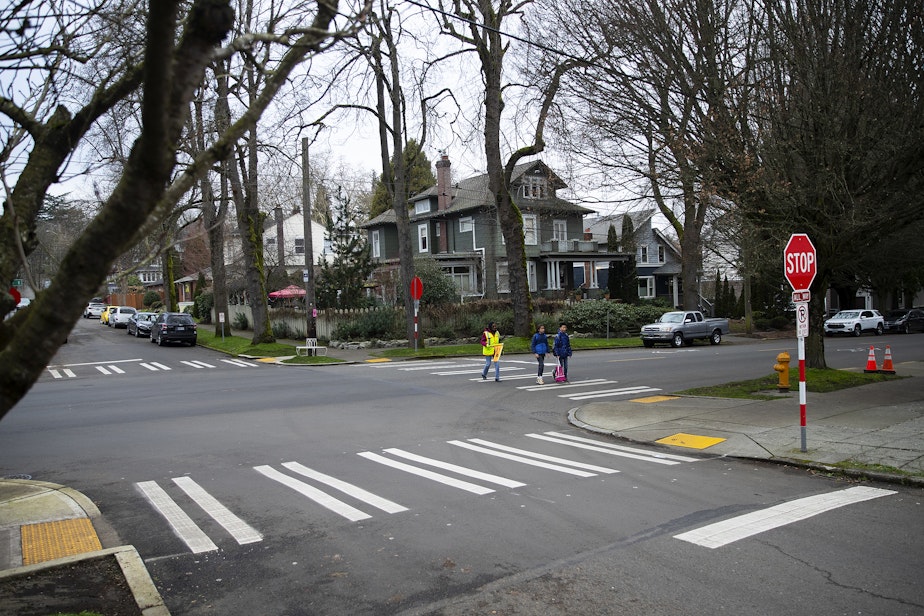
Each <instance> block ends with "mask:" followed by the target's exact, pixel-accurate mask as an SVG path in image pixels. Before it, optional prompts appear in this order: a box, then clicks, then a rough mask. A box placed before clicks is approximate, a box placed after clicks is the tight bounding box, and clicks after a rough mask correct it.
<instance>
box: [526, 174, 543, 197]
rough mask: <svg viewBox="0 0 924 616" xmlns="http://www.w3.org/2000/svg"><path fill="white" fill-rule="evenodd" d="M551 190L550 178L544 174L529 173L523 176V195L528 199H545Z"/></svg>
mask: <svg viewBox="0 0 924 616" xmlns="http://www.w3.org/2000/svg"><path fill="white" fill-rule="evenodd" d="M548 192H549V180H548V178H545V177H543V176H536V175H528V176H526V177H525V178H523V196H524V197H525V198H527V199H545V198H546V197H547V196H548Z"/></svg>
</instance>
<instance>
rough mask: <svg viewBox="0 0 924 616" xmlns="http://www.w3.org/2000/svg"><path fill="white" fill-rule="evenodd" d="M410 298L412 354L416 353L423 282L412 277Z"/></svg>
mask: <svg viewBox="0 0 924 616" xmlns="http://www.w3.org/2000/svg"><path fill="white" fill-rule="evenodd" d="M411 297H412V298H413V299H414V352H415V353H416V352H417V336H418V334H417V311H418V310H420V298H421V297H423V281H422V280H421V279H420V278H419V277H417V276H414V277H413V278H412V279H411Z"/></svg>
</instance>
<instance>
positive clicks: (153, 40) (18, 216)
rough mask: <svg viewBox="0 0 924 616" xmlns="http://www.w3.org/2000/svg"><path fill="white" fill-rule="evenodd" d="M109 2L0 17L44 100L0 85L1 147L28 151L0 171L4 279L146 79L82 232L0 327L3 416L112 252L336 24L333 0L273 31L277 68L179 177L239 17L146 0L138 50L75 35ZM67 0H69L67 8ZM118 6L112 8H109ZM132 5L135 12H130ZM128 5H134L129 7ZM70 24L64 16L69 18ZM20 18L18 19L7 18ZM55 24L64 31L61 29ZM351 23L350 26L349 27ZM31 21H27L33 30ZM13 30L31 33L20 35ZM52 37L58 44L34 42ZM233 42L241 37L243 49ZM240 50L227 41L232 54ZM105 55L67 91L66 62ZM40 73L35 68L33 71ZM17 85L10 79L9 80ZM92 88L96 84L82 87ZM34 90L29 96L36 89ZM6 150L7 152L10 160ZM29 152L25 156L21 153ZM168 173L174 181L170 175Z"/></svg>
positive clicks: (34, 7)
mask: <svg viewBox="0 0 924 616" xmlns="http://www.w3.org/2000/svg"><path fill="white" fill-rule="evenodd" d="M104 4H105V8H106V9H107V10H111V9H112V6H111V5H110V4H109V3H99V4H98V5H95V6H89V7H87V6H84V4H82V3H73V4H72V3H69V2H62V3H61V4H60V5H59V4H56V3H49V2H47V1H46V2H35V3H29V2H26V3H18V4H17V5H15V6H12V7H8V8H7V9H5V10H4V11H3V13H2V14H0V24H4V28H2V29H0V36H2V37H3V40H5V41H6V44H5V45H3V46H2V50H3V52H2V54H0V66H2V68H3V70H4V72H5V73H6V72H7V71H12V72H16V71H22V72H23V75H24V77H23V78H27V77H31V78H32V79H34V81H35V83H37V84H39V86H40V89H41V88H44V92H46V94H47V95H46V97H45V99H44V100H42V101H41V102H40V103H36V101H35V99H33V98H27V99H26V100H27V101H28V103H27V104H26V105H25V106H24V105H23V104H20V102H17V100H16V94H17V92H16V91H15V90H12V89H8V90H7V91H4V92H3V93H2V94H0V113H2V114H3V115H4V116H6V118H7V119H8V120H9V122H10V123H12V125H13V128H12V129H11V130H9V131H7V132H6V133H5V137H6V138H7V140H6V141H5V143H4V144H3V147H2V148H0V150H2V151H4V152H17V151H18V152H25V151H27V152H28V158H27V159H25V162H23V163H22V164H21V166H20V168H18V169H16V171H17V172H18V174H17V176H16V178H15V183H13V185H12V186H9V182H8V180H7V179H8V178H10V177H11V176H10V169H9V168H7V169H4V186H5V188H6V189H7V190H6V200H5V201H4V204H3V215H2V216H0V238H2V239H0V276H2V279H3V280H5V281H11V280H12V278H13V276H14V274H15V272H16V270H17V269H18V267H19V266H20V264H21V263H23V261H24V260H25V257H26V256H27V255H28V254H30V253H31V252H32V251H33V250H34V248H35V225H36V217H37V214H38V212H39V210H40V208H41V206H42V203H43V201H44V199H45V195H46V193H47V191H48V189H49V187H50V186H51V185H52V184H54V183H55V182H57V181H58V179H59V177H60V175H61V168H62V166H63V165H65V163H66V162H67V160H68V159H69V157H71V156H72V155H73V153H74V152H75V150H76V148H77V147H78V146H79V144H80V142H81V139H83V138H84V136H85V135H86V133H87V130H88V129H89V127H90V126H92V125H93V124H94V123H95V122H96V121H98V119H99V118H100V117H102V116H103V115H104V114H105V113H107V112H108V111H109V110H110V109H112V108H113V107H114V106H115V105H116V104H117V103H118V102H119V101H122V100H124V99H125V98H126V97H127V96H129V95H130V94H131V93H132V92H135V91H136V90H138V88H139V87H141V86H143V95H142V97H141V104H140V108H141V114H140V116H141V128H140V134H139V135H138V137H137V139H135V142H134V145H133V147H132V150H131V154H130V155H129V158H128V161H127V163H126V165H125V168H124V170H123V172H122V174H121V176H120V177H119V180H118V183H117V184H116V186H115V187H114V188H113V189H112V191H111V193H110V194H109V195H108V197H106V198H105V200H104V203H103V205H102V207H101V209H100V211H99V214H98V215H97V216H96V217H95V218H94V220H93V221H92V222H91V223H90V224H89V225H88V227H87V229H86V230H85V231H84V232H83V233H82V234H81V236H80V237H79V238H78V239H77V241H75V243H74V244H73V246H72V247H71V249H70V250H69V251H68V253H67V256H66V257H65V258H64V260H63V261H62V262H61V266H60V268H59V270H58V274H57V275H56V276H55V277H54V280H53V281H52V282H51V284H50V285H49V287H48V288H47V289H46V290H45V291H43V292H42V293H40V294H39V295H38V297H37V298H36V301H35V302H33V304H32V306H30V308H29V309H28V310H23V311H19V312H18V313H17V314H16V315H15V316H14V317H13V318H11V319H8V320H6V321H4V322H3V323H2V325H0V365H2V366H3V367H4V368H3V370H2V372H0V418H2V417H3V416H5V415H6V413H7V412H9V410H10V409H11V408H12V407H13V406H14V405H15V404H16V403H17V402H18V401H19V400H20V399H21V398H22V397H23V396H24V395H25V394H26V392H27V391H28V390H29V388H30V387H31V386H32V384H33V383H34V382H35V380H36V379H37V378H38V376H39V375H40V374H41V371H42V370H43V369H44V368H45V366H46V365H47V363H48V361H49V360H50V359H51V357H52V356H53V355H54V353H55V351H56V350H57V349H58V347H59V346H60V345H61V343H62V341H63V340H64V339H65V336H66V335H67V333H68V332H69V331H70V329H71V327H72V326H73V324H74V323H75V322H76V321H77V319H78V318H79V317H80V314H81V312H82V309H83V304H84V301H85V300H86V298H87V297H90V296H91V295H92V294H93V293H95V292H96V290H97V289H98V288H99V286H100V284H101V283H102V281H103V280H104V278H105V276H106V275H107V274H108V272H109V269H110V267H111V265H112V263H113V262H114V260H115V259H116V258H117V257H118V256H119V255H120V254H122V253H124V252H125V251H126V249H127V248H129V247H130V246H131V245H133V244H134V243H135V242H136V241H137V240H138V238H139V237H142V236H143V235H145V234H146V233H147V232H149V231H150V229H151V228H156V227H157V225H159V224H160V221H162V220H163V218H164V216H165V215H166V213H169V212H170V211H171V210H172V209H173V206H174V204H176V203H177V202H178V200H179V199H180V197H181V196H182V195H184V194H185V193H186V192H187V191H188V190H189V189H190V188H191V187H192V186H193V185H194V184H195V183H196V182H198V180H199V178H200V177H201V176H202V175H203V174H204V173H205V172H206V171H207V170H208V169H209V168H210V167H211V166H212V165H213V164H214V163H216V162H217V161H219V160H221V159H222V158H224V157H225V156H227V154H228V153H229V151H230V148H231V146H232V145H233V144H234V143H235V142H236V141H237V140H238V138H239V137H240V136H241V135H242V134H244V132H245V131H246V130H248V129H249V128H250V127H251V126H253V125H254V124H255V123H256V122H257V120H258V119H259V117H260V116H261V114H262V113H263V111H264V110H265V109H266V108H267V106H268V105H269V103H270V102H271V101H272V100H273V98H274V97H275V96H276V94H277V93H278V92H279V90H280V88H281V87H282V86H283V85H284V84H285V83H286V81H287V79H288V77H289V75H290V74H291V71H292V70H293V68H294V67H295V66H297V65H298V64H299V63H300V62H301V61H302V60H303V59H304V58H305V57H306V56H307V55H308V54H311V53H314V52H317V51H319V50H320V49H321V48H322V46H323V45H324V43H325V41H328V40H330V39H331V37H335V38H336V37H337V36H340V34H341V33H337V32H330V31H329V30H328V28H329V27H330V26H331V25H332V24H333V23H334V20H335V17H336V14H337V12H336V11H337V5H336V4H335V3H332V2H324V3H320V4H318V6H317V10H316V11H315V13H314V16H313V19H312V21H311V23H309V24H306V26H304V27H300V28H295V29H293V30H291V31H289V32H286V33H284V34H280V35H277V37H278V40H280V42H281V43H286V44H287V51H286V53H285V54H284V55H283V57H282V58H280V60H279V62H278V63H277V64H275V65H274V69H275V70H273V72H272V74H271V75H270V76H268V78H267V81H266V84H265V87H264V88H263V89H262V90H261V93H260V95H259V96H258V97H257V98H256V99H255V100H254V101H253V105H252V106H251V107H250V108H248V109H247V110H246V111H245V112H244V113H243V114H242V115H241V116H240V118H239V119H238V120H236V121H235V122H234V123H233V124H232V125H231V126H230V127H229V129H228V131H226V132H225V133H224V134H223V135H222V136H221V138H219V139H218V140H217V141H216V142H215V143H214V144H213V145H212V146H211V147H210V148H209V149H208V150H207V151H206V152H204V153H203V154H202V155H200V157H199V158H198V159H196V160H195V161H193V162H192V163H191V164H190V165H188V166H187V167H186V168H185V169H184V170H183V171H182V172H181V173H180V174H179V175H176V177H174V172H175V169H176V166H177V160H176V148H175V145H174V144H176V143H178V142H179V141H180V139H181V136H182V134H183V130H184V128H185V126H186V119H187V117H188V114H189V104H190V101H191V100H192V99H193V98H194V96H195V93H196V90H197V89H198V88H199V87H200V84H201V83H202V80H203V76H204V71H205V68H206V67H207V66H208V64H209V63H210V62H212V61H213V59H214V58H215V57H216V54H220V53H221V52H222V50H221V49H220V47H219V46H220V44H221V41H222V40H223V39H224V38H226V37H227V35H228V33H229V32H230V29H231V27H232V25H233V21H234V13H233V11H232V9H231V7H230V6H229V4H228V2H223V1H220V0H198V1H195V2H193V3H192V4H189V5H188V13H185V14H184V13H182V12H181V6H182V7H186V6H187V5H184V4H183V3H180V2H178V1H170V0H163V1H159V2H154V3H151V4H150V8H149V9H148V10H147V12H146V13H144V15H143V16H144V18H145V20H144V32H145V39H144V46H143V48H140V49H137V50H134V49H132V48H131V47H127V48H121V47H119V46H118V45H117V44H116V43H112V42H109V43H105V44H100V45H98V46H96V47H93V48H90V47H86V46H84V47H82V46H81V45H86V44H87V40H83V39H81V38H80V35H81V34H82V33H84V32H87V31H95V30H97V29H99V28H110V29H113V30H118V28H117V27H116V26H115V25H114V24H113V23H110V20H109V15H110V13H107V12H104V11H103V8H102V7H103V6H104ZM65 5H66V6H65ZM119 8H125V7H119ZM113 12H114V13H115V14H117V15H121V14H122V13H119V11H113ZM125 14H126V15H130V14H133V13H132V11H129V12H128V13H125ZM134 14H137V12H135V13H134ZM68 19H70V20H71V21H70V22H68V21H67V20H68ZM13 25H16V26H17V27H12V26H13ZM59 25H60V26H61V27H60V28H59V27H58V26H59ZM345 25H347V24H345ZM33 27H34V30H33V29H32V28H33ZM20 32H27V33H37V34H35V35H34V36H33V37H32V39H31V40H25V38H26V37H23V36H22V35H21V34H19V33H20ZM39 36H42V37H46V36H47V37H51V38H52V39H53V41H52V42H53V43H54V44H50V45H46V44H45V43H46V42H47V41H44V40H38V38H39ZM245 44H246V40H245V41H240V40H238V41H236V42H235V45H236V46H245ZM235 48H236V47H232V48H229V49H228V50H225V52H226V53H228V54H230V53H233V52H234V49H235ZM103 56H105V57H106V58H107V62H108V63H109V64H111V67H108V69H107V70H106V72H105V73H101V72H99V73H98V74H97V75H96V77H95V78H94V79H93V80H92V82H86V81H85V82H84V83H83V84H81V87H82V88H84V90H83V92H80V91H79V90H74V91H73V92H72V91H71V90H72V87H71V86H72V85H74V81H73V80H75V79H76V77H75V76H74V72H73V71H72V70H65V69H67V68H69V67H70V68H72V67H73V66H75V65H78V64H79V63H80V62H82V61H85V60H86V58H88V57H89V58H95V57H103ZM33 70H34V71H39V72H41V74H38V73H31V71H33ZM13 81H14V82H15V81H16V80H15V79H13ZM90 85H92V88H90V87H88V86H90ZM63 92H68V93H69V95H70V94H73V95H74V96H75V97H78V98H79V96H78V95H79V94H81V93H82V94H84V96H83V100H84V102H83V103H77V104H75V105H73V106H74V107H75V109H74V110H71V109H69V108H68V106H66V105H64V104H63V102H64V101H63V100H61V99H56V98H55V97H59V96H61V95H62V93H63ZM29 96H30V97H31V96H32V95H31V90H30V94H29ZM8 158H9V157H8ZM23 158H25V154H23ZM171 180H172V181H171ZM12 304H13V300H12V297H11V296H10V295H9V294H8V293H6V292H3V293H2V294H0V312H3V313H6V312H8V311H9V309H10V308H11V307H12Z"/></svg>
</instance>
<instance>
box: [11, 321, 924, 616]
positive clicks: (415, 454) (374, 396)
mask: <svg viewBox="0 0 924 616" xmlns="http://www.w3.org/2000/svg"><path fill="white" fill-rule="evenodd" d="M922 342H924V336H898V335H895V336H884V337H879V338H874V337H872V336H870V337H863V338H860V339H851V338H845V339H828V340H826V347H827V357H828V362H829V364H830V365H832V366H833V367H850V366H856V367H862V365H864V363H865V359H866V352H867V351H868V348H869V345H870V344H875V345H876V346H877V347H881V345H883V344H886V343H888V344H890V345H891V346H892V351H893V354H894V355H895V358H896V361H907V360H912V359H918V360H920V359H924V350H922V349H924V344H922ZM783 350H786V351H789V352H790V353H791V354H792V355H793V356H795V342H794V341H776V342H761V343H750V342H747V343H745V342H739V343H735V344H727V345H726V344H723V345H720V346H717V347H710V346H708V345H705V346H700V345H697V346H694V347H693V348H684V349H676V350H675V349H667V348H657V349H638V350H625V351H597V352H592V353H591V352H585V353H577V354H575V356H574V358H573V360H572V364H571V370H570V372H571V380H572V381H573V383H572V384H571V386H570V387H566V386H560V385H546V386H544V387H541V388H539V387H535V383H534V366H535V363H534V362H533V361H531V360H530V358H529V357H528V356H510V357H508V358H506V359H505V361H504V362H503V364H502V365H503V367H504V370H503V372H502V377H503V380H502V382H501V383H494V382H493V381H487V382H483V381H482V380H481V377H480V368H481V365H482V361H481V360H480V358H470V359H462V360H446V361H431V362H392V363H386V364H363V365H351V366H325V367H281V366H270V365H265V364H259V363H256V362H234V361H228V359H229V358H226V357H224V356H221V355H219V354H217V353H214V352H211V351H209V350H207V349H202V348H188V347H166V348H160V347H157V346H155V345H151V344H148V343H147V342H146V341H143V340H135V339H134V338H131V337H129V336H126V335H125V332H124V330H112V329H109V328H106V327H101V326H99V325H98V324H97V322H96V321H81V322H80V323H78V325H77V327H76V328H75V331H74V332H73V333H72V335H71V337H70V341H69V344H68V345H66V347H65V348H63V349H62V351H61V352H60V353H59V355H58V357H56V359H55V362H54V365H53V366H51V367H50V369H49V371H48V374H46V375H45V376H43V377H42V379H41V380H40V382H39V383H37V384H36V386H35V387H34V388H33V390H32V391H31V392H30V393H29V395H28V396H27V397H26V398H25V399H24V400H23V401H22V402H21V403H20V405H19V406H18V407H17V408H16V409H14V411H13V412H12V413H10V415H8V417H7V418H6V419H4V421H3V422H2V423H0V468H2V474H13V473H25V474H30V475H32V476H33V477H34V478H35V479H39V480H44V481H51V482H56V483H62V484H66V485H69V486H72V487H74V488H76V489H78V490H80V491H82V492H84V493H85V494H87V495H88V496H90V497H91V498H92V499H93V500H94V501H95V502H96V503H97V505H98V506H99V508H100V510H101V511H102V512H103V514H104V516H105V518H106V520H107V522H108V523H109V524H111V526H112V528H113V529H114V532H116V533H118V535H119V536H120V538H121V540H122V541H124V542H125V543H131V544H133V545H135V546H136V547H137V548H138V550H139V552H140V553H141V555H142V557H143V558H144V559H145V561H146V563H147V565H148V568H149V570H150V571H151V574H152V577H153V579H154V581H155V583H156V584H157V586H158V588H159V589H160V591H161V593H162V594H163V595H164V597H165V599H166V602H167V605H168V607H169V608H170V610H171V611H172V613H174V614H176V615H182V614H196V615H198V614H292V615H296V614H446V615H449V614H476V613H483V614H492V613H496V614H559V613H560V614H630V615H635V614H638V615H641V614H645V615H650V614H702V613H707V612H708V613H720V614H723V613H728V614H732V613H734V614H742V613H747V614H806V613H814V614H846V613H852V614H853V613H875V614H921V613H924V590H922V588H921V585H920V579H919V578H920V571H921V569H920V554H922V553H924V538H922V537H924V533H922V530H924V516H922V514H921V511H922V506H924V494H922V493H921V490H912V489H909V488H903V487H897V486H891V485H866V484H864V485H862V486H861V485H858V484H855V483H852V482H847V481H843V480H838V479H835V478H831V477H823V476H818V475H814V474H811V473H807V472H804V471H801V470H795V469H787V468H781V467H776V466H772V465H764V464H759V463H749V462H742V461H736V460H729V459H722V458H714V457H710V456H709V455H708V454H696V453H691V452H688V451H685V450H681V451H673V450H672V451H671V452H670V453H671V454H674V455H675V456H677V457H673V458H672V457H665V456H664V455H663V454H664V453H665V451H666V450H654V449H650V450H646V448H643V447H638V446H636V445H631V444H627V443H621V442H618V441H614V440H608V439H605V438H602V437H599V436H594V435H589V434H585V433H582V432H581V431H579V430H576V429H574V428H573V427H571V426H569V425H568V424H567V421H566V414H567V410H568V409H570V408H573V407H575V406H578V405H580V404H582V403H585V402H587V401H596V400H601V399H607V398H610V399H612V398H616V397H621V396H632V397H638V396H639V395H650V394H656V393H666V392H671V391H675V390H679V389H684V388H687V387H691V386H694V385H705V384H713V383H721V382H726V381H729V380H737V379H743V378H753V377H756V376H760V375H764V374H767V372H768V371H769V366H772V364H773V362H774V361H775V357H776V354H777V353H779V352H781V351H783ZM880 355H881V354H880ZM100 368H102V370H101V369H100ZM115 368H117V369H115ZM65 370H70V373H71V374H73V376H70V374H68V373H67V372H65ZM607 381H609V382H607ZM794 421H796V413H795V412H794ZM549 433H552V434H549ZM575 438H577V439H587V441H583V440H575ZM588 441H589V442H588ZM627 445H628V446H630V447H631V448H632V449H633V450H634V451H627V450H625V449H618V448H615V447H625V446H627ZM589 447H592V448H589ZM542 456H545V457H542ZM853 488H861V489H863V490H865V489H867V488H872V489H873V490H872V491H871V492H870V491H868V492H862V493H857V492H855V491H851V489H853ZM854 495H857V496H858V498H859V497H862V498H865V499H866V500H862V501H859V502H851V503H850V504H845V505H844V506H840V507H837V508H832V509H828V507H830V506H831V504H830V503H831V499H834V498H848V497H849V496H854ZM807 498H818V499H820V503H816V502H815V501H799V499H807ZM794 502H795V504H802V505H803V506H802V507H796V509H797V510H799V511H816V509H817V515H813V516H812V517H807V518H805V519H801V518H799V519H798V520H797V521H792V522H791V523H788V524H785V525H782V526H780V527H778V528H771V529H768V530H762V531H760V532H757V530H755V531H754V534H752V535H749V536H744V537H739V538H734V537H732V538H730V539H729V536H728V535H726V534H723V533H722V532H720V531H719V530H716V533H717V535H718V536H719V537H725V538H726V540H728V541H729V542H728V543H727V544H724V545H722V546H720V547H706V546H704V545H703V544H702V543H697V542H696V541H695V540H691V539H690V538H689V536H687V538H686V539H685V538H677V535H683V534H684V533H690V532H691V531H702V530H703V529H704V528H706V527H708V526H709V525H711V524H713V523H716V522H720V521H723V520H728V519H736V520H737V519H739V518H738V516H743V515H746V514H752V515H755V516H756V515H762V514H761V513H760V512H763V511H765V510H767V509H769V508H771V507H779V506H781V505H786V504H793V503H794ZM770 514H775V515H776V516H777V518H778V517H779V516H781V515H783V514H781V513H780V512H779V511H777V510H771V511H770V512H769V513H768V515H767V516H763V517H762V518H761V521H754V520H749V519H746V518H742V519H741V523H740V524H738V526H745V527H747V528H752V527H753V528H754V529H760V528H762V526H761V525H767V524H768V523H767V522H766V519H768V518H769V519H774V516H773V515H770ZM771 526H772V524H771Z"/></svg>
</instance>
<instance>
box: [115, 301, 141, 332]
mask: <svg viewBox="0 0 924 616" xmlns="http://www.w3.org/2000/svg"><path fill="white" fill-rule="evenodd" d="M136 312H138V311H137V310H135V309H134V308H132V307H131V306H119V307H118V308H117V309H116V310H113V311H111V313H110V314H109V325H110V326H112V327H128V320H129V319H131V318H132V315H133V314H135V313H136Z"/></svg>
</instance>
